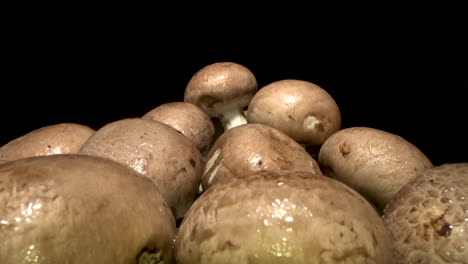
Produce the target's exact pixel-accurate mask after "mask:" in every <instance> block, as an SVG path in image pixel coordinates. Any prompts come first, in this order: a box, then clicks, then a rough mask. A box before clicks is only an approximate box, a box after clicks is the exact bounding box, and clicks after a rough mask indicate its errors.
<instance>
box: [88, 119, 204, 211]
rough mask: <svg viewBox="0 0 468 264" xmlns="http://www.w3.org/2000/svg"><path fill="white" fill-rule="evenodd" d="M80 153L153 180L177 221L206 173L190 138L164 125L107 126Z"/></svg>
mask: <svg viewBox="0 0 468 264" xmlns="http://www.w3.org/2000/svg"><path fill="white" fill-rule="evenodd" d="M80 153H82V154H88V155H95V156H100V157H104V158H108V159H112V160H115V161H118V162H120V163H122V164H125V165H128V166H130V167H131V168H133V169H134V170H136V171H137V172H139V173H141V174H143V175H145V176H147V177H148V178H150V179H151V180H152V181H153V182H154V183H155V184H156V185H157V186H158V187H159V188H160V190H161V193H162V194H163V196H164V198H165V199H166V201H167V203H168V204H169V207H170V208H171V209H172V211H173V212H174V215H175V216H176V218H180V217H182V216H183V215H184V214H185V212H186V211H187V209H188V208H189V207H190V205H191V204H192V203H193V201H194V200H195V197H196V196H197V195H198V188H199V185H200V177H201V175H202V173H203V164H202V161H201V155H200V152H199V151H198V150H197V149H196V148H195V147H194V146H193V144H192V142H191V141H190V140H189V139H188V138H187V137H185V136H184V135H182V134H180V133H179V132H177V130H175V129H174V128H172V127H170V126H168V125H166V124H163V123H161V122H158V121H153V120H149V119H142V118H128V119H122V120H118V121H115V122H112V123H109V124H106V125H104V126H103V127H102V128H100V129H99V130H97V131H96V133H95V134H94V135H93V136H92V137H90V138H89V139H88V141H86V143H85V144H83V147H82V148H81V150H80Z"/></svg>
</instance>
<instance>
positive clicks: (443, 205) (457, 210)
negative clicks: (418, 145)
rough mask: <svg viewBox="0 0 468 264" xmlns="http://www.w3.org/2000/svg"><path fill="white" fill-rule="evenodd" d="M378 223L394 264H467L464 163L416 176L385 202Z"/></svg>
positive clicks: (467, 193) (467, 166)
mask: <svg viewBox="0 0 468 264" xmlns="http://www.w3.org/2000/svg"><path fill="white" fill-rule="evenodd" d="M383 221H384V223H385V226H386V228H387V229H388V230H389V232H390V234H391V236H392V238H393V248H394V250H393V252H394V257H395V261H396V263H397V264H413V263H429V264H432V263H434V264H435V263H437V264H442V263H447V264H448V263H468V163H447V164H442V165H439V166H436V167H433V168H430V169H427V170H425V171H423V172H421V173H420V175H419V176H418V177H416V178H415V179H414V180H413V181H411V182H409V183H408V184H406V185H405V186H404V187H403V188H402V189H401V190H400V191H399V192H398V193H397V194H396V195H395V197H394V198H393V199H392V200H391V201H390V203H389V204H388V206H387V207H386V208H385V210H384V215H383Z"/></svg>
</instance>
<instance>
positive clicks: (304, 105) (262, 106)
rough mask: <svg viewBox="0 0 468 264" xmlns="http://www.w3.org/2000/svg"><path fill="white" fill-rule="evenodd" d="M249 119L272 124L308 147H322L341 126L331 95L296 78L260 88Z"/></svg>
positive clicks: (249, 109)
mask: <svg viewBox="0 0 468 264" xmlns="http://www.w3.org/2000/svg"><path fill="white" fill-rule="evenodd" d="M246 118H247V121H248V123H261V124H265V125H269V126H271V127H274V128H276V129H279V130H281V131H283V132H284V133H286V134H287V135H288V136H290V137H291V138H293V139H294V140H296V141H297V142H299V143H304V144H307V145H320V144H322V143H323V142H324V141H325V140H326V139H327V138H328V137H329V136H330V135H331V134H333V133H334V132H336V131H338V130H339V129H340V127H341V114H340V110H339V108H338V106H337V104H336V102H335V100H334V99H333V98H332V97H331V95H330V94H329V93H328V92H327V91H325V90H324V89H323V88H321V87H320V86H318V85H316V84H314V83H311V82H308V81H304V80H294V79H286V80H280V81H275V82H273V83H270V84H268V85H266V86H264V87H262V88H261V89H259V90H258V92H257V93H256V94H255V95H254V97H253V98H252V101H251V102H250V104H249V107H248V109H247V114H246Z"/></svg>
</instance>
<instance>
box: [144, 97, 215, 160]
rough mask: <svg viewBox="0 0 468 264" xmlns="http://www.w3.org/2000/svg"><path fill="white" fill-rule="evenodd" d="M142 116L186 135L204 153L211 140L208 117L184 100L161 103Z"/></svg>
mask: <svg viewBox="0 0 468 264" xmlns="http://www.w3.org/2000/svg"><path fill="white" fill-rule="evenodd" d="M142 118H146V119H151V120H155V121H159V122H162V123H164V124H166V125H169V126H171V127H173V128H175V129H176V130H177V131H179V132H180V133H182V134H183V135H184V136H186V137H188V138H189V139H190V140H191V141H192V143H193V145H194V146H195V147H196V148H197V149H198V150H199V151H200V153H204V152H205V151H207V150H208V149H209V147H210V146H211V143H212V141H213V137H214V133H215V129H214V125H213V122H212V121H211V119H210V117H209V116H208V115H207V114H206V113H205V112H204V111H203V110H202V109H201V108H200V107H198V106H196V105H194V104H191V103H186V102H171V103H166V104H161V105H159V106H157V107H156V108H154V109H152V110H150V111H149V112H147V113H146V114H145V115H143V117H142Z"/></svg>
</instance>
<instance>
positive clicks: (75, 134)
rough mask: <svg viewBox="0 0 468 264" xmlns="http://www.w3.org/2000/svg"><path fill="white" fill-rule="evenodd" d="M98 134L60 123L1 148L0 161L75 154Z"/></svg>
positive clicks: (88, 129) (90, 129)
mask: <svg viewBox="0 0 468 264" xmlns="http://www.w3.org/2000/svg"><path fill="white" fill-rule="evenodd" d="M94 132H96V131H95V130H94V129H92V128H90V127H88V126H85V125H81V124H75V123H60V124H54V125H49V126H45V127H41V128H38V129H36V130H33V131H31V132H29V133H27V134H25V135H23V136H20V137H18V138H16V139H13V140H12V141H10V142H8V143H7V144H5V145H3V146H2V147H0V159H3V160H16V159H21V158H26V157H34V156H43V155H54V154H73V153H77V152H78V151H79V150H80V148H81V146H82V145H83V143H84V142H85V141H86V140H88V138H89V137H90V136H91V135H93V134H94Z"/></svg>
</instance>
